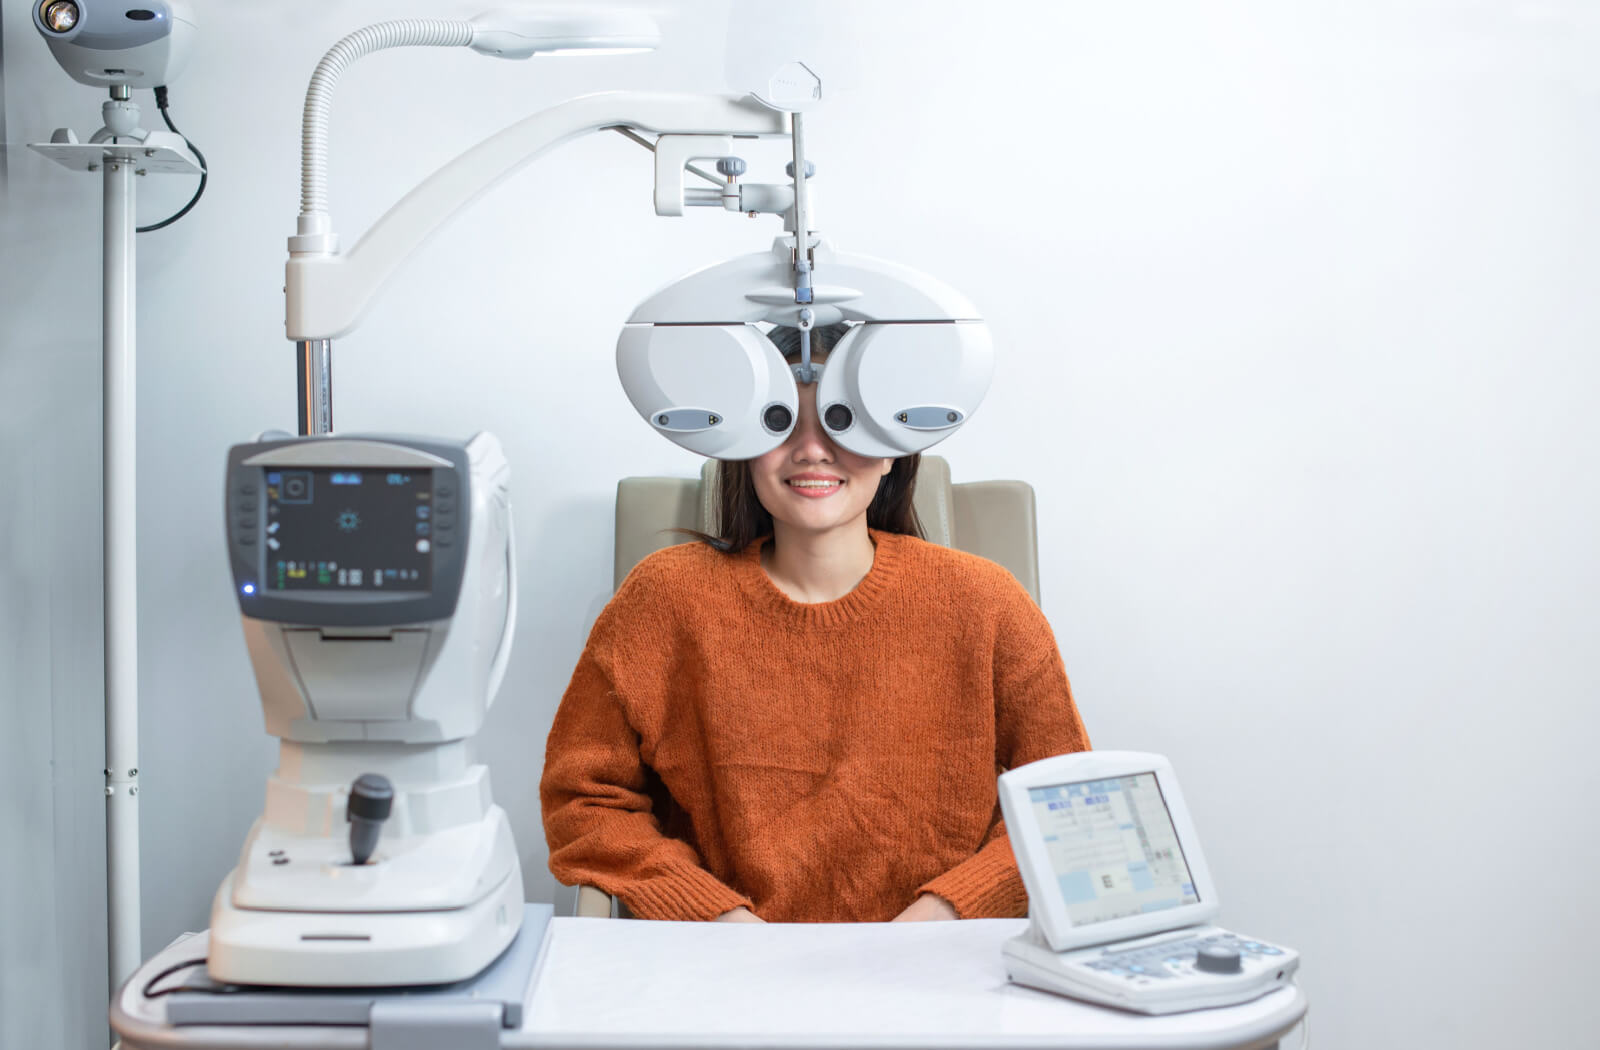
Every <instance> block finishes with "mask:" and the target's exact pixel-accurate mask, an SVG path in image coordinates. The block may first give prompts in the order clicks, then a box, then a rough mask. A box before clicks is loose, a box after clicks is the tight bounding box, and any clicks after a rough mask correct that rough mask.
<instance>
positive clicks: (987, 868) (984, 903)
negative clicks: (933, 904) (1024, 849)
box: [917, 843, 1028, 919]
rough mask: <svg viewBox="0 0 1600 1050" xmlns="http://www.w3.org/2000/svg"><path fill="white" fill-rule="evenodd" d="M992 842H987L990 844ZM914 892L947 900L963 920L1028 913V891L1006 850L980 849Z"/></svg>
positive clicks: (1009, 853) (996, 917)
mask: <svg viewBox="0 0 1600 1050" xmlns="http://www.w3.org/2000/svg"><path fill="white" fill-rule="evenodd" d="M993 845H994V844H993V843H991V847H992V846H993ZM917 892H918V893H919V894H920V893H932V894H936V895H938V896H940V897H943V898H944V899H945V900H947V901H949V902H950V903H951V904H952V905H953V906H954V907H955V909H956V914H957V915H959V916H961V918H963V919H1002V918H1011V917H1014V916H1019V915H1026V914H1028V891H1027V889H1026V888H1025V887H1024V886H1023V885H1022V876H1021V875H1019V874H1018V873H1017V864H1016V861H1015V860H1013V859H1012V858H1011V851H1010V850H1008V849H1003V848H1002V849H993V848H989V849H984V850H982V851H980V852H979V853H978V854H977V855H976V856H974V857H972V858H971V859H970V860H966V861H963V862H962V863H960V864H958V865H956V866H955V867H954V868H951V869H950V870H949V871H947V872H945V873H944V874H943V875H940V876H939V877H938V878H936V879H933V880H932V881H930V882H927V883H925V884H923V885H922V886H921V887H920V888H918V890H917Z"/></svg>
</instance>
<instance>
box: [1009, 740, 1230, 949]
mask: <svg viewBox="0 0 1600 1050" xmlns="http://www.w3.org/2000/svg"><path fill="white" fill-rule="evenodd" d="M1139 774H1154V775H1155V778H1156V786H1157V787H1158V788H1159V789H1160V791H1161V798H1162V801H1164V802H1165V803H1166V805H1167V812H1168V814H1169V815H1170V816H1171V817H1172V829H1173V831H1174V832H1175V833H1176V834H1177V836H1178V847H1179V849H1180V850H1182V851H1183V859H1184V863H1185V864H1186V865H1187V866H1188V868H1189V877H1190V879H1191V880H1192V881H1193V883H1194V889H1195V895H1196V896H1198V897H1199V898H1200V899H1199V901H1197V902H1196V903H1194V904H1184V905H1180V906H1178V907H1176V908H1164V909H1162V910H1161V911H1156V912H1147V913H1145V914H1142V915H1129V916H1125V917H1123V918H1120V919H1107V920H1106V921H1104V922H1094V923H1088V924H1085V925H1082V926H1075V925H1074V924H1073V922H1072V919H1071V917H1070V915H1069V914H1068V912H1067V905H1066V901H1065V900H1064V899H1063V898H1062V896H1061V889H1060V886H1059V884H1058V883H1057V881H1056V873H1055V870H1054V869H1053V868H1052V867H1051V866H1050V853H1049V850H1048V848H1047V847H1046V845H1045V841H1044V832H1043V831H1042V830H1041V829H1040V827H1039V822H1038V820H1037V819H1036V818H1035V817H1034V813H1033V805H1032V800H1031V799H1029V797H1028V792H1029V791H1030V790H1032V789H1033V788H1042V787H1058V786H1061V785H1065V784H1073V783H1079V782H1082V781H1086V780H1110V779H1114V778H1117V777H1126V776H1136V775H1139ZM999 789H1000V808H1001V811H1002V812H1003V813H1004V814H1005V820H1006V832H1007V834H1008V835H1009V836H1010V839H1011V849H1012V852H1013V853H1014V854H1015V855H1016V858H1017V869H1018V871H1020V872H1021V874H1022V881H1023V884H1024V885H1025V886H1026V887H1027V890H1028V914H1029V916H1030V917H1031V918H1032V919H1033V921H1034V923H1035V925H1036V926H1037V927H1038V928H1039V930H1040V932H1041V933H1042V934H1043V935H1044V937H1045V940H1047V941H1048V942H1049V944H1050V947H1051V948H1052V949H1054V950H1055V951H1058V952H1059V951H1067V950H1069V949H1072V948H1082V947H1086V946H1089V945H1094V944H1105V943H1108V942H1110V941H1121V940H1128V939H1129V938H1133V937H1142V936H1146V935H1149V934H1153V933H1161V932H1163V931H1166V930H1172V929H1179V928H1182V927H1184V926H1193V925H1197V924H1199V923H1204V922H1209V921H1211V920H1212V919H1214V918H1215V917H1216V915H1217V914H1218V913H1219V912H1220V910H1221V908H1220V905H1219V903H1218V901H1217V892H1216V887H1215V886H1214V885H1213V884H1212V882H1211V872H1210V869H1208V868H1207V867H1206V862H1205V856H1204V854H1202V853H1201V851H1200V840H1199V838H1198V837H1197V836H1196V835H1195V830H1194V823H1193V821H1191V820H1190V818H1189V808H1188V806H1187V805H1186V804H1185V803H1184V801H1183V792H1182V791H1181V790H1180V789H1179V787H1178V778H1177V775H1176V774H1175V773H1174V772H1173V769H1172V763H1170V762H1168V761H1167V759H1166V758H1165V757H1164V756H1162V755H1156V754H1149V753H1146V752H1140V751H1080V752H1076V753H1074V754H1070V755H1058V756H1056V757H1054V758H1046V759H1041V760H1040V761H1038V762H1031V763H1029V764H1028V765H1026V766H1021V767H1019V768H1017V769H1013V770H1010V771H1008V772H1006V773H1003V774H1001V776H1000V785H999Z"/></svg>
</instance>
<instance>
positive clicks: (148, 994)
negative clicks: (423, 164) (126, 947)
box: [144, 216, 206, 999]
mask: <svg viewBox="0 0 1600 1050" xmlns="http://www.w3.org/2000/svg"><path fill="white" fill-rule="evenodd" d="M173 218H177V216H173ZM205 964H206V961H205V960H204V959H185V960H184V961H183V962H181V963H173V964H172V965H171V966H169V967H167V968H166V969H165V970H162V971H161V972H160V973H158V974H156V975H155V976H154V977H152V978H150V979H149V980H148V981H146V982H145V983H144V997H145V998H146V999H159V998H161V997H162V996H163V995H171V994H172V993H173V992H183V991H190V992H193V991H199V990H201V989H196V988H184V986H183V985H181V984H175V985H173V986H172V987H171V988H163V989H161V990H160V991H159V992H157V991H152V990H151V989H153V988H155V986H156V985H157V984H159V983H160V982H161V981H162V980H164V979H165V978H168V977H171V976H172V975H173V974H175V973H177V972H178V971H179V970H187V969H188V968H189V967H191V966H204V965H205Z"/></svg>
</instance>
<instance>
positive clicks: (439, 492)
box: [433, 481, 456, 499]
mask: <svg viewBox="0 0 1600 1050" xmlns="http://www.w3.org/2000/svg"><path fill="white" fill-rule="evenodd" d="M433 494H434V495H436V496H438V497H439V498H440V499H449V498H450V497H451V496H454V495H455V494H456V490H455V488H454V487H453V486H452V485H451V484H450V483H449V482H448V481H441V482H439V484H437V485H435V486H434V487H433Z"/></svg>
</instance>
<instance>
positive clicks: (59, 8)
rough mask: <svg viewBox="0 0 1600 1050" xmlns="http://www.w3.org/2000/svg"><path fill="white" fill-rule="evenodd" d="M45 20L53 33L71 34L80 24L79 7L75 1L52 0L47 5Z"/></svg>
mask: <svg viewBox="0 0 1600 1050" xmlns="http://www.w3.org/2000/svg"><path fill="white" fill-rule="evenodd" d="M43 19H44V24H45V26H46V27H47V28H49V30H50V31H51V32H52V33H70V32H71V31H72V27H73V26H75V25H77V24H78V5H77V4H76V3H74V0H50V3H49V4H47V5H45V9H44V15H43Z"/></svg>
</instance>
